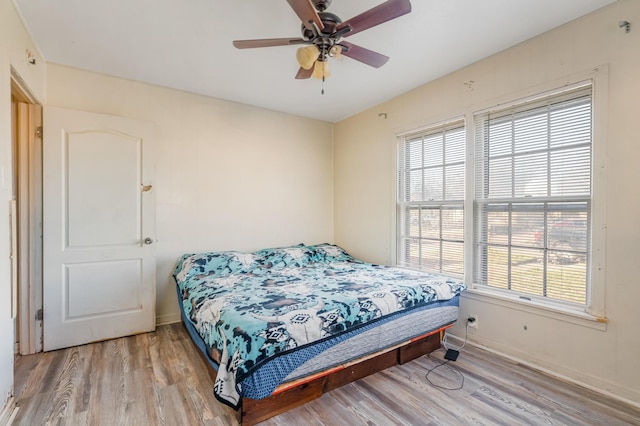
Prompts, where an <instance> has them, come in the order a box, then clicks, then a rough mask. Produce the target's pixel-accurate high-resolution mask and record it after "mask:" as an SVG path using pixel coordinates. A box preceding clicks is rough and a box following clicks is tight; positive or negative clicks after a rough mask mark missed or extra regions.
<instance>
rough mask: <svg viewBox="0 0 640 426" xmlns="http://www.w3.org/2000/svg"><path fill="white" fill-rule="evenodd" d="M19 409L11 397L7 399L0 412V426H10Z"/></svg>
mask: <svg viewBox="0 0 640 426" xmlns="http://www.w3.org/2000/svg"><path fill="white" fill-rule="evenodd" d="M19 409H20V407H18V406H17V405H16V401H15V399H14V398H13V397H11V398H9V400H8V401H7V403H6V404H5V405H4V408H3V409H2V412H0V425H6V426H11V424H12V423H13V419H15V417H16V414H18V410H19Z"/></svg>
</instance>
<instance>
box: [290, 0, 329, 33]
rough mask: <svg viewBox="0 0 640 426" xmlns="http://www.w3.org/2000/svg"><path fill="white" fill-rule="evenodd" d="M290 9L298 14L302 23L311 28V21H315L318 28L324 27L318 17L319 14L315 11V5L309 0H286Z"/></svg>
mask: <svg viewBox="0 0 640 426" xmlns="http://www.w3.org/2000/svg"><path fill="white" fill-rule="evenodd" d="M287 2H288V3H289V6H291V9H293V11H294V12H295V13H296V15H298V18H300V20H301V21H302V24H303V25H304V26H305V27H307V28H309V29H310V30H313V25H311V22H313V23H315V24H316V25H317V26H318V28H319V29H323V28H324V24H323V23H322V20H321V19H320V15H318V12H317V11H316V8H315V6H313V4H312V3H311V0H287Z"/></svg>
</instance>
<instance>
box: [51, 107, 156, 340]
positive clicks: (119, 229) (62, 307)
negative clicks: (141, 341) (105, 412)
mask: <svg viewBox="0 0 640 426" xmlns="http://www.w3.org/2000/svg"><path fill="white" fill-rule="evenodd" d="M152 135H153V127H152V126H151V125H150V123H146V122H140V121H136V120H131V119H126V118H122V117H114V116H107V115H101V114H93V113H88V112H83V111H74V110H68V109H62V108H53V107H47V108H45V110H44V139H43V287H44V288H43V320H44V321H43V334H44V342H43V343H44V345H43V346H44V350H46V351H49V350H54V349H59V348H65V347H69V346H75V345H81V344H84V343H89V342H95V341H100V340H105V339H111V338H116V337H121V336H127V335H131V334H136V333H143V332H147V331H152V330H153V329H154V328H155V288H156V283H155V250H154V245H153V240H154V231H155V204H154V203H155V201H154V191H153V188H152V172H153V161H152V158H151V144H152Z"/></svg>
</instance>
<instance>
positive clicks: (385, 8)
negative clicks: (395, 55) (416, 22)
mask: <svg viewBox="0 0 640 426" xmlns="http://www.w3.org/2000/svg"><path fill="white" fill-rule="evenodd" d="M409 12H411V2H410V0H387V1H386V2H384V3H382V4H379V5H378V6H376V7H374V8H372V9H369V10H367V11H366V12H363V13H361V14H360V15H358V16H354V17H353V18H351V19H347V20H346V21H344V22H342V23H341V24H338V25H336V28H335V31H336V32H338V31H340V30H341V29H343V28H346V27H351V31H349V32H348V33H346V34H345V35H344V37H349V36H352V35H354V34H357V33H359V32H360V31H364V30H367V29H369V28H371V27H375V26H376V25H380V24H382V23H385V22H387V21H391V20H392V19H395V18H398V17H400V16H402V15H406V14H407V13H409Z"/></svg>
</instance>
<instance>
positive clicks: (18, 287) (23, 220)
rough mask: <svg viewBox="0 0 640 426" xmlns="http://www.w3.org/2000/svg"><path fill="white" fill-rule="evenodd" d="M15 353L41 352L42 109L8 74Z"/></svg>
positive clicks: (20, 83) (25, 88)
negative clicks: (10, 125)
mask: <svg viewBox="0 0 640 426" xmlns="http://www.w3.org/2000/svg"><path fill="white" fill-rule="evenodd" d="M11 124H12V131H11V135H12V150H11V152H12V173H13V179H12V181H13V188H12V206H13V207H12V215H11V216H12V218H11V221H12V235H11V242H12V256H11V257H12V277H13V278H12V279H13V283H12V284H13V304H12V307H13V315H14V317H15V318H16V321H15V323H14V324H15V325H14V326H15V330H14V335H15V336H16V339H15V340H16V342H15V349H14V352H15V353H17V354H20V355H27V354H32V353H36V352H42V106H41V105H39V103H38V102H37V100H36V98H35V97H34V96H33V95H32V94H31V92H30V91H29V89H28V87H27V86H26V84H24V82H23V81H22V79H21V78H20V76H19V75H17V73H15V72H14V70H13V69H12V72H11Z"/></svg>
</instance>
